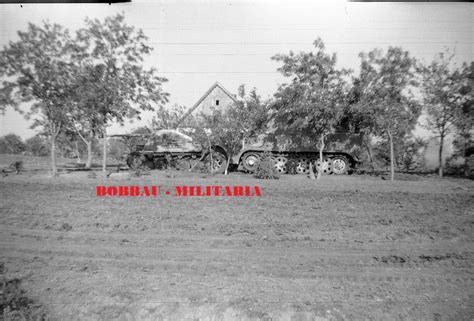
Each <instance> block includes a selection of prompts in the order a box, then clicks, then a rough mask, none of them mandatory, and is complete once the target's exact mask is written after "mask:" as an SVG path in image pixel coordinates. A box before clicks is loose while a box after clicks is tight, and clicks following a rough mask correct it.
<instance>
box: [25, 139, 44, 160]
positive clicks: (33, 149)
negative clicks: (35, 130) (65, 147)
mask: <svg viewBox="0 0 474 321" xmlns="http://www.w3.org/2000/svg"><path fill="white" fill-rule="evenodd" d="M25 146H26V150H27V151H29V152H30V153H31V154H32V155H33V156H47V155H48V154H49V147H48V140H47V139H45V138H44V137H42V135H39V134H38V135H35V136H33V137H30V138H28V139H27V140H26V141H25Z"/></svg>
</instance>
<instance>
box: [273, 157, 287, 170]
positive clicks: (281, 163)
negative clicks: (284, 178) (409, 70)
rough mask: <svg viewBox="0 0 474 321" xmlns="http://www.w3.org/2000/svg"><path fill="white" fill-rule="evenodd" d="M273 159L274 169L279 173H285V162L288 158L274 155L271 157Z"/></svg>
mask: <svg viewBox="0 0 474 321" xmlns="http://www.w3.org/2000/svg"><path fill="white" fill-rule="evenodd" d="M272 161H273V164H274V165H273V166H274V167H275V170H276V171H277V172H278V173H280V174H285V173H286V170H287V169H286V163H287V162H288V159H287V158H286V157H285V156H283V155H276V156H273V157H272Z"/></svg>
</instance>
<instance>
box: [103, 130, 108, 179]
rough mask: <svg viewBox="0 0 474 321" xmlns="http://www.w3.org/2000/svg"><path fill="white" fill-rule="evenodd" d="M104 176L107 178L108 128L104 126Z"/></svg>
mask: <svg viewBox="0 0 474 321" xmlns="http://www.w3.org/2000/svg"><path fill="white" fill-rule="evenodd" d="M102 174H103V175H104V178H107V128H106V125H104V129H103V134H102Z"/></svg>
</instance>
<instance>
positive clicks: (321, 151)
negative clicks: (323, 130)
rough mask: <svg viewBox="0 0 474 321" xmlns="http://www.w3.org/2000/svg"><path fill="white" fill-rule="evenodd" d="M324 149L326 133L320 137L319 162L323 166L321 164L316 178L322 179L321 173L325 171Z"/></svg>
mask: <svg viewBox="0 0 474 321" xmlns="http://www.w3.org/2000/svg"><path fill="white" fill-rule="evenodd" d="M323 149H324V134H321V137H320V144H319V164H321V166H319V169H318V175H317V176H316V179H320V178H321V175H322V174H323V171H322V165H323Z"/></svg>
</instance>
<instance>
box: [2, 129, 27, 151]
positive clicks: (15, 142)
mask: <svg viewBox="0 0 474 321" xmlns="http://www.w3.org/2000/svg"><path fill="white" fill-rule="evenodd" d="M25 150H26V146H25V144H24V143H23V141H22V140H21V137H20V136H18V135H15V134H8V135H5V136H3V137H1V138H0V153H2V154H19V153H21V152H23V151H25Z"/></svg>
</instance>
